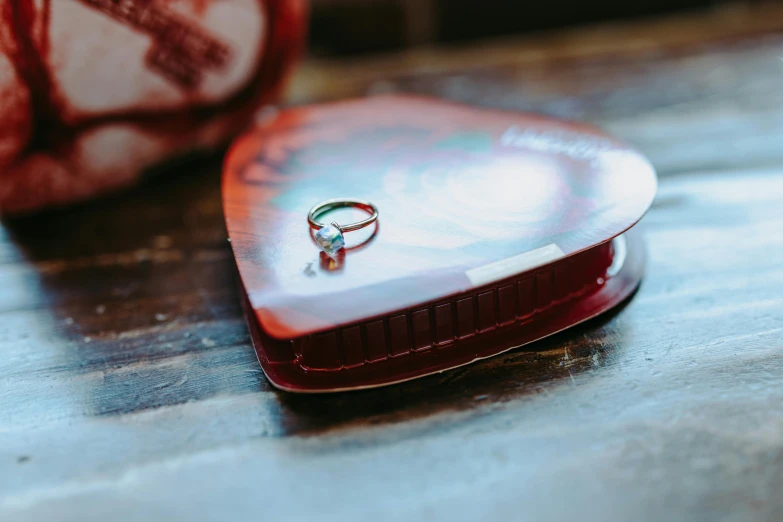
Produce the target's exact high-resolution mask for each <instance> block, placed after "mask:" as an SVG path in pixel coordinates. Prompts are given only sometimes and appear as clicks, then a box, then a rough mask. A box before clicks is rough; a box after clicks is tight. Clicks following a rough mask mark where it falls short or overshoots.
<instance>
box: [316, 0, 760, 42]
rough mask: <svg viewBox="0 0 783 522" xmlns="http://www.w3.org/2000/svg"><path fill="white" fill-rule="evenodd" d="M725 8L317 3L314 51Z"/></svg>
mask: <svg viewBox="0 0 783 522" xmlns="http://www.w3.org/2000/svg"><path fill="white" fill-rule="evenodd" d="M722 3H726V2H721V1H720V0H644V1H628V0H624V1H621V0H553V1H548V2H531V1H525V0H312V2H311V26H310V49H311V52H312V53H313V54H315V55H353V54H364V53H372V52H382V51H392V50H397V49H401V48H405V47H408V46H411V45H420V44H431V43H440V42H466V41H470V40H475V39H481V38H486V37H493V36H502V35H510V34H519V33H525V32H532V31H541V30H547V29H552V28H558V27H568V26H574V25H579V24H585V23H591V22H598V21H606V20H617V19H624V18H632V17H640V16H651V15H657V14H661V13H667V12H676V11H683V10H689V9H694V8H699V7H709V6H716V5H719V4H722ZM735 3H736V2H735ZM745 3H754V4H757V3H760V2H745Z"/></svg>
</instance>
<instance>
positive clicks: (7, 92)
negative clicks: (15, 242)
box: [0, 0, 305, 213]
mask: <svg viewBox="0 0 783 522" xmlns="http://www.w3.org/2000/svg"><path fill="white" fill-rule="evenodd" d="M304 24H305V0H0V211H2V212H3V213H14V212H26V211H32V210H36V209H40V208H45V207H49V206H56V205H62V204H66V203H69V202H74V201H79V200H84V199H87V198H90V197H93V196H96V195H99V194H102V193H105V192H109V191H112V190H115V189H118V188H121V187H124V186H127V185H130V184H132V183H133V182H134V181H135V180H137V179H138V178H139V177H140V175H141V174H142V173H143V171H144V170H145V169H147V168H149V167H152V166H155V165H158V164H160V163H162V162H164V161H166V160H168V159H171V158H174V157H177V156H181V155H184V154H187V153H189V152H193V151H195V150H200V149H202V150H203V149H212V148H215V147H218V146H220V145H223V144H225V143H227V142H228V140H230V139H231V138H232V137H233V136H234V135H235V134H237V133H238V132H239V131H241V130H242V128H243V127H244V126H245V125H246V124H247V123H248V122H249V121H250V120H251V119H252V118H253V115H254V113H255V112H256V110H257V109H258V108H259V107H260V106H262V105H265V104H267V103H270V102H273V101H274V100H275V98H276V97H277V96H278V95H279V93H280V90H281V87H282V84H283V81H284V80H285V78H286V76H287V75H288V74H287V73H288V72H289V71H290V69H291V67H292V65H293V63H294V62H295V60H296V58H297V56H298V55H299V51H300V49H301V47H302V43H303V40H304Z"/></svg>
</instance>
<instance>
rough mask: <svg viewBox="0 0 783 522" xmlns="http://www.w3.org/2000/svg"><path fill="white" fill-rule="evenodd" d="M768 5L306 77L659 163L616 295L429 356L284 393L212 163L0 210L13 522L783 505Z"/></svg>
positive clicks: (712, 512)
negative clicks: (517, 118) (407, 371)
mask: <svg viewBox="0 0 783 522" xmlns="http://www.w3.org/2000/svg"><path fill="white" fill-rule="evenodd" d="M780 14H782V12H781V9H780V8H779V7H775V6H771V7H760V8H755V9H750V10H747V11H733V12H729V13H728V14H727V12H725V11H721V12H715V13H702V14H694V15H693V16H689V17H685V18H677V19H671V20H668V21H666V20H665V21H654V22H650V23H649V24H633V25H628V26H624V25H616V26H612V27H608V28H605V29H603V30H602V29H594V30H590V31H587V32H584V31H577V32H569V33H562V34H559V35H542V36H541V37H540V38H537V39H531V40H525V41H509V42H502V43H499V44H497V45H495V46H494V47H493V46H490V48H489V49H488V50H487V51H486V52H483V53H479V54H476V53H477V52H478V51H475V50H470V49H468V50H465V51H444V52H443V54H440V51H438V50H433V51H428V52H427V53H426V56H425V57H424V58H419V59H420V60H422V61H417V59H411V58H410V56H401V57H397V58H394V57H392V58H388V59H383V60H380V61H378V62H377V64H376V68H375V69H372V70H371V71H370V72H368V71H367V70H365V69H361V70H360V69H358V67H361V66H362V64H358V65H356V67H357V69H355V73H353V74H355V77H351V76H350V74H349V72H350V71H352V70H354V69H352V68H351V67H352V66H348V65H341V64H331V65H330V64H313V65H310V66H308V68H306V69H305V70H303V71H302V76H300V82H302V83H298V84H296V85H295V86H294V89H293V96H294V97H296V100H298V101H304V100H315V99H333V98H336V97H339V96H343V95H355V94H361V93H364V92H368V91H376V90H405V91H414V92H419V93H427V94H433V95H440V96H445V97H450V98H452V99H457V100H460V101H466V102H471V103H475V104H478V105H484V106H495V107H500V108H509V109H534V110H537V111H540V112H544V113H548V114H555V115H566V116H570V117H575V118H579V119H584V120H587V121H590V122H592V123H597V124H599V125H602V126H604V127H606V128H609V129H610V130H612V131H614V132H615V133H616V134H618V135H619V136H620V137H623V138H626V139H627V140H628V141H631V142H633V143H634V144H635V145H637V146H638V147H639V148H641V149H642V150H643V151H645V152H647V153H648V154H649V156H650V157H651V159H652V160H653V162H654V163H655V164H656V166H657V167H658V168H659V170H660V171H661V173H662V174H663V176H662V178H661V183H660V187H659V196H658V198H657V201H656V203H655V205H654V207H653V210H652V211H651V212H650V213H649V214H648V216H647V217H646V218H645V219H644V221H643V226H644V227H645V229H646V238H647V245H648V249H649V264H648V273H647V277H646V279H645V281H644V282H643V283H642V287H641V289H640V290H639V292H638V293H637V294H636V296H635V297H634V298H633V299H632V300H631V301H630V302H628V303H627V305H626V306H624V307H623V308H622V309H621V310H618V311H617V312H616V313H614V314H612V315H610V316H607V317H602V318H600V319H598V320H595V321H592V322H591V323H589V324H587V325H584V326H582V327H579V328H577V329H575V330H571V331H568V332H565V333H563V334H560V335H558V336H556V337H553V338H551V339H548V340H546V341H544V342H541V343H537V344H535V345H533V346H532V347H531V349H529V350H524V351H515V352H511V353H509V354H508V355H506V356H504V357H500V358H495V359H491V360H488V361H484V362H481V363H478V364H475V365H472V366H469V367H466V368H464V369H460V370H456V371H452V372H446V373H443V374H440V375H438V376H433V377H428V378H425V379H421V380H418V381H414V382H410V383H407V384H404V385H400V386H395V387H391V388H386V389H381V390H376V391H368V392H360V393H351V394H340V395H336V396H325V397H318V396H316V397H313V396H307V397H298V396H291V395H288V394H285V393H280V392H275V391H273V390H272V389H271V388H270V386H269V384H268V383H267V381H266V380H265V378H264V376H263V374H262V373H261V372H260V370H259V367H258V363H257V361H256V359H255V355H254V353H253V350H252V347H251V345H250V341H249V337H248V334H247V330H246V328H245V326H244V324H243V319H242V315H241V309H240V304H239V296H238V295H237V291H236V290H235V280H234V275H233V274H234V268H233V261H232V258H231V254H230V250H229V248H228V245H227V243H226V241H225V239H226V235H225V234H226V233H225V228H224V225H223V217H222V212H221V207H220V194H219V175H218V170H219V167H218V161H217V160H215V161H211V162H210V161H203V162H200V163H199V167H198V168H197V167H194V166H187V167H181V168H179V169H178V170H181V173H180V174H178V175H173V176H165V177H160V178H156V179H152V180H150V181H149V183H147V184H146V185H145V186H144V187H141V188H139V189H138V190H135V191H132V192H129V193H126V194H123V195H121V196H116V197H114V198H112V199H108V200H103V201H99V202H96V203H92V204H89V205H84V206H80V207H77V208H73V209H70V210H67V211H60V212H57V213H50V214H46V215H40V216H37V217H31V218H27V219H24V220H18V221H10V222H6V223H5V224H4V226H3V228H2V230H1V231H0V274H2V278H1V279H0V280H2V282H3V286H2V291H0V354H2V357H0V519H2V520H13V521H17V520H51V519H52V518H56V519H60V520H79V521H84V520H107V519H109V520H155V519H182V520H225V519H231V520H258V519H259V518H263V519H268V520H340V521H344V520H368V519H374V520H379V521H380V520H419V519H430V520H449V521H451V520H495V519H519V520H563V519H566V518H579V519H583V520H585V519H586V520H621V521H627V520H650V521H656V520H667V521H677V520H683V521H686V520H687V521H699V520H704V521H715V520H726V521H729V520H770V521H772V520H779V519H781V518H783V497H781V495H780V491H781V489H783V387H781V385H780V383H781V379H783V262H782V261H783V234H782V233H781V231H783V206H782V205H781V204H780V202H781V200H783V170H782V168H781V165H782V164H783V162H782V160H783V158H782V157H781V156H783V147H781V143H783V90H781V88H780V87H781V83H782V82H783V62H781V61H780V58H781V56H783V38H782V37H781V36H779V34H778V33H777V31H778V30H779V29H781V28H783V16H780ZM586 34H588V35H593V36H592V37H591V38H585V35H586ZM461 53H462V54H461ZM525 57H528V58H525ZM425 58H426V59H425ZM427 63H429V64H433V63H440V64H442V68H441V69H440V70H434V69H429V68H428V66H427V65H426V64H427ZM315 71H319V74H324V75H330V76H331V77H332V78H335V80H334V83H333V84H328V85H327V84H326V83H324V84H323V85H316V84H313V83H309V82H310V80H311V79H312V78H313V77H314V76H313V75H314V74H315ZM308 83H309V84H308ZM305 84H308V85H305Z"/></svg>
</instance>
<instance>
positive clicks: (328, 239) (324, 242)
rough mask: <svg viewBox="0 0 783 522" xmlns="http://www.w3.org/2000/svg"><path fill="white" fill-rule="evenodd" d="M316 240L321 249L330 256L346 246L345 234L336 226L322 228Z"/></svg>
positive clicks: (316, 234) (317, 233)
mask: <svg viewBox="0 0 783 522" xmlns="http://www.w3.org/2000/svg"><path fill="white" fill-rule="evenodd" d="M315 240H316V242H317V243H318V246H320V247H321V250H323V251H324V252H326V253H327V254H328V255H330V256H331V255H334V254H336V253H337V251H338V250H340V249H341V248H342V247H343V246H345V238H344V237H343V233H342V232H341V231H340V229H339V228H337V227H336V226H334V225H326V226H325V227H321V228H320V229H319V230H318V231H317V232H316V233H315Z"/></svg>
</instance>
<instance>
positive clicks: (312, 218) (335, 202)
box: [307, 198, 378, 232]
mask: <svg viewBox="0 0 783 522" xmlns="http://www.w3.org/2000/svg"><path fill="white" fill-rule="evenodd" d="M345 207H352V208H359V209H362V210H364V211H365V212H367V213H368V214H370V217H368V218H367V219H364V220H362V221H357V222H356V223H351V224H349V225H339V228H340V230H341V231H342V232H351V231H353V230H359V229H360V228H364V227H366V226H367V225H371V224H373V223H375V221H376V220H377V219H378V208H377V207H376V206H375V205H373V204H372V203H370V202H369V201H362V200H360V199H346V198H338V199H327V200H326V201H322V202H321V203H319V204H317V205H316V206H314V207H313V208H311V209H310V212H309V213H308V214H307V222H308V223H309V224H310V227H311V228H315V229H319V228H323V227H325V226H326V224H325V223H321V222H320V221H317V220H316V218H317V217H318V216H319V215H321V214H323V213H325V212H328V211H330V210H334V209H336V208H345Z"/></svg>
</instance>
